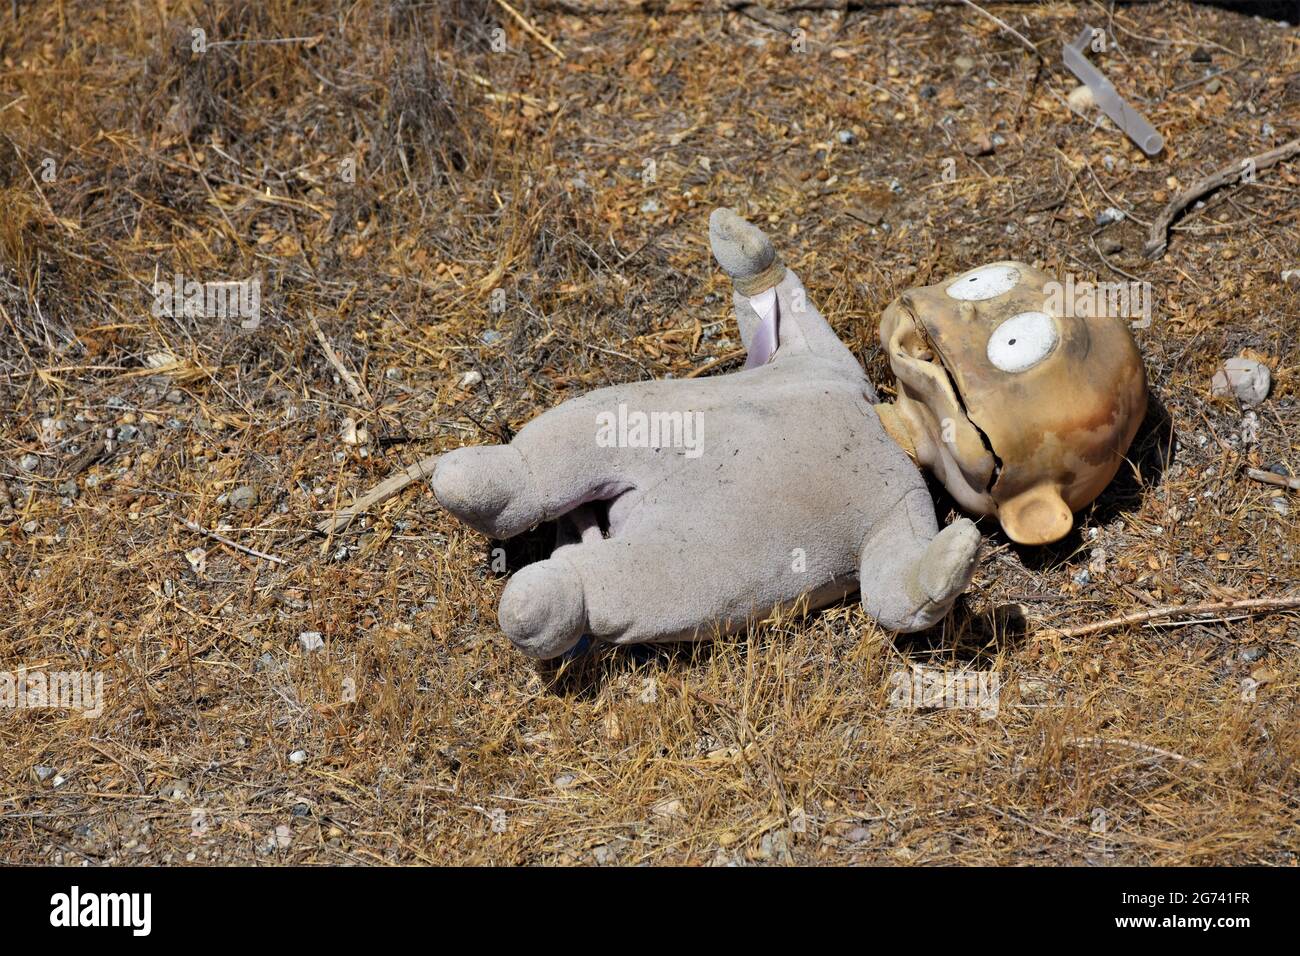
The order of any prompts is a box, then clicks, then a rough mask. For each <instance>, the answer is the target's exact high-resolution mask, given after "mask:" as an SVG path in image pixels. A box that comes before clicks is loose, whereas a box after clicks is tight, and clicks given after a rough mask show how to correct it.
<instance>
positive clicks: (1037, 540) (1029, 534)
mask: <svg viewBox="0 0 1300 956" xmlns="http://www.w3.org/2000/svg"><path fill="white" fill-rule="evenodd" d="M998 521H999V522H1001V524H1002V528H1003V530H1004V531H1006V533H1007V537H1009V538H1010V539H1011V540H1012V541H1015V542H1016V543H1017V544H1051V543H1052V542H1053V541H1060V540H1061V539H1062V538H1064V537H1065V536H1066V535H1067V534H1069V533H1070V528H1071V527H1073V526H1074V514H1073V513H1072V512H1071V511H1070V506H1069V505H1067V504H1066V503H1065V501H1064V500H1063V499H1062V498H1061V493H1060V491H1059V490H1058V489H1057V488H1056V486H1055V485H1037V486H1035V487H1033V488H1030V489H1029V490H1028V491H1022V492H1021V493H1020V494H1018V495H1016V496H1015V497H1014V498H1011V499H1010V500H1008V501H1002V502H999V503H998Z"/></svg>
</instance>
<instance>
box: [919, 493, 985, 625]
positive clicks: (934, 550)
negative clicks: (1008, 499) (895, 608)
mask: <svg viewBox="0 0 1300 956" xmlns="http://www.w3.org/2000/svg"><path fill="white" fill-rule="evenodd" d="M979 547H980V533H979V531H978V530H977V529H976V527H975V522H973V521H971V520H970V519H969V518H961V519H959V520H957V521H954V522H953V523H952V524H950V525H948V527H946V528H944V529H943V530H942V531H940V532H939V533H938V534H937V535H935V537H934V540H932V541H931V542H930V544H929V545H928V546H927V547H926V549H925V552H924V554H922V555H921V558H920V559H919V560H918V562H917V565H916V581H917V584H918V585H919V587H920V591H921V593H922V595H924V598H925V603H924V604H923V605H922V606H921V608H920V609H919V610H918V611H917V612H916V616H917V619H918V624H919V628H918V629H920V628H925V627H929V626H931V625H932V624H935V623H936V622H938V621H941V620H943V618H944V617H945V616H947V614H948V612H949V611H950V610H952V605H953V602H954V601H956V600H957V598H958V596H959V595H960V594H961V593H962V592H963V591H965V590H966V588H967V586H968V585H969V584H970V579H971V575H973V574H974V573H975V564H976V559H977V558H978V556H979Z"/></svg>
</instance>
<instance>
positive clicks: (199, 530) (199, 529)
mask: <svg viewBox="0 0 1300 956" xmlns="http://www.w3.org/2000/svg"><path fill="white" fill-rule="evenodd" d="M181 524H183V525H185V527H187V528H189V529H190V530H191V531H193V532H194V533H195V534H205V535H207V536H208V537H209V538H211V539H212V540H214V541H220V542H221V543H222V544H224V545H225V546H226V547H228V548H234V549H235V550H236V551H242V552H244V554H251V555H252V556H253V557H255V558H265V559H266V560H267V561H272V562H274V563H276V564H284V558H277V557H276V556H275V555H273V554H267V553H266V552H264V551H258V550H256V549H254V548H249V547H246V546H245V545H242V544H240V543H239V542H238V541H231V540H230V539H229V538H224V537H222V536H221V535H219V534H217V533H216V532H215V531H209V530H208V529H207V528H205V527H203V526H202V525H197V524H195V523H194V522H193V521H191V520H189V519H188V518H182V519H181Z"/></svg>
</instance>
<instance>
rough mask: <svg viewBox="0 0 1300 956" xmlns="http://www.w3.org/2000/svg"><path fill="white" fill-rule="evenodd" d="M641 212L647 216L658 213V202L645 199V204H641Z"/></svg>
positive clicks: (652, 199)
mask: <svg viewBox="0 0 1300 956" xmlns="http://www.w3.org/2000/svg"><path fill="white" fill-rule="evenodd" d="M641 211H642V212H644V213H647V214H652V213H656V212H658V211H659V200H657V199H654V198H653V197H652V198H650V199H647V200H646V201H645V202H643V203H642V204H641Z"/></svg>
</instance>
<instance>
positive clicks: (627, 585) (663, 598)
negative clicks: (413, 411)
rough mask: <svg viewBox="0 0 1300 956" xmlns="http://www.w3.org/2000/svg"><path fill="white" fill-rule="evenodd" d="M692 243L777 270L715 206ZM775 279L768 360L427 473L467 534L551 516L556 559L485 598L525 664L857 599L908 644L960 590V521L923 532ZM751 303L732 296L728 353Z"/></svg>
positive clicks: (750, 318)
mask: <svg viewBox="0 0 1300 956" xmlns="http://www.w3.org/2000/svg"><path fill="white" fill-rule="evenodd" d="M710 238H711V240H712V243H713V248H714V253H715V256H716V258H717V259H718V261H719V262H720V263H722V264H723V265H724V267H725V268H726V270H727V271H728V273H729V274H732V275H743V276H748V277H752V276H755V275H760V274H761V273H762V272H763V271H764V269H766V268H769V267H770V266H771V264H772V263H773V262H774V261H776V260H775V254H774V253H773V251H772V248H771V244H770V243H769V242H768V241H767V238H766V237H765V236H764V235H763V234H762V233H761V232H760V231H759V230H758V229H756V228H755V227H753V226H751V225H749V224H748V223H746V222H745V221H744V220H742V219H740V218H739V217H738V216H736V215H735V214H734V213H731V212H730V211H729V210H718V211H717V212H715V213H714V215H713V218H712V220H711V222H710ZM779 273H780V275H781V278H780V280H779V284H778V285H777V286H776V327H777V329H778V334H779V344H778V347H777V349H776V353H775V355H774V356H773V357H772V359H771V360H770V361H769V362H767V364H764V365H761V366H759V367H757V368H752V369H748V370H745V371H740V372H735V373H732V374H729V375H717V376H713V377H708V378H700V379H691V380H678V381H673V380H669V381H649V382H637V383H634V384H628V385H618V386H614V387H612V388H604V389H600V390H598V391H595V392H591V393H590V394H587V395H584V396H582V397H580V398H576V399H572V400H570V401H567V402H565V403H563V404H562V405H560V406H559V407H557V408H554V409H552V410H551V411H548V412H546V413H545V414H543V415H541V416H540V417H538V418H537V419H535V420H534V421H532V422H530V423H529V424H528V425H527V426H525V427H524V428H523V429H522V430H521V431H520V432H519V434H518V435H517V436H516V437H515V439H514V441H512V442H511V443H510V444H509V445H495V446H487V447H475V448H461V449H457V450H455V451H452V452H449V453H447V454H446V455H444V456H443V457H442V458H441V459H440V460H439V461H438V464H437V467H436V470H435V473H434V476H433V479H432V482H433V489H434V493H435V494H436V495H437V498H438V501H439V502H440V503H441V504H442V505H443V506H444V507H445V508H446V509H447V510H448V511H450V512H451V513H452V514H454V515H456V516H457V517H458V518H460V519H461V520H463V521H465V522H466V523H467V524H469V525H471V526H473V527H474V528H477V529H478V530H480V531H482V532H483V533H484V534H488V535H492V536H494V537H498V538H508V537H511V536H513V535H517V534H519V533H521V532H523V531H526V530H528V529H529V528H531V527H533V526H535V525H537V524H538V523H540V522H542V521H546V520H549V519H555V518H561V517H563V516H568V517H565V523H566V524H568V525H569V529H568V530H569V534H568V536H567V540H569V541H571V542H572V543H567V544H563V545H562V546H561V547H559V548H557V549H556V551H555V552H554V554H553V555H552V556H551V557H550V558H549V559H548V560H545V561H540V562H537V563H535V564H531V565H529V566H527V567H525V568H523V569H522V570H520V571H519V572H518V573H516V574H515V575H514V576H513V578H512V579H511V580H510V582H509V583H508V584H507V586H506V589H505V593H504V595H503V596H502V598H501V607H500V610H499V618H500V624H501V629H502V630H503V631H504V632H505V633H506V635H507V636H508V637H509V638H510V640H511V641H513V642H514V644H515V645H516V646H517V647H518V648H519V649H520V650H522V651H523V652H524V653H526V654H529V655H531V656H534V657H539V658H549V657H555V656H557V655H559V654H562V653H564V652H565V651H566V650H568V649H569V648H571V647H572V646H573V645H574V644H576V643H577V642H578V640H579V639H580V638H581V637H582V635H583V634H584V633H586V634H590V635H592V636H593V637H595V638H597V639H599V640H605V641H612V642H615V643H636V642H651V641H668V640H676V639H683V638H687V639H689V638H697V639H704V638H708V637H710V636H712V635H713V634H715V633H718V632H720V631H729V630H732V629H735V628H741V627H743V626H744V625H745V624H746V622H748V621H752V620H757V619H762V618H763V617H766V616H768V615H769V614H771V612H772V611H773V609H775V608H777V607H793V606H796V605H802V606H806V607H807V608H808V609H813V608H816V607H820V606H824V605H825V604H828V603H831V602H832V601H835V600H837V599H839V598H841V597H843V596H844V595H846V594H848V593H850V592H852V591H853V590H855V589H857V588H858V587H859V585H860V586H861V591H862V602H863V606H864V607H865V608H866V610H867V611H868V612H869V613H870V614H872V615H873V616H874V617H875V618H877V619H878V620H879V621H880V623H881V624H882V625H884V626H885V627H887V628H890V629H895V630H899V631H914V630H919V629H922V628H925V627H928V626H930V625H931V624H933V623H935V622H936V621H937V620H939V619H941V618H942V617H943V616H944V615H945V614H946V613H947V612H948V610H949V608H950V607H951V605H952V602H953V601H954V600H955V599H956V597H957V595H958V594H960V593H961V592H962V591H963V590H964V589H965V587H966V585H967V584H968V583H969V580H970V576H971V573H972V571H973V568H974V563H975V556H976V551H977V549H978V546H979V536H978V533H977V532H976V531H975V528H974V525H973V524H972V523H971V522H970V521H968V520H965V519H962V520H960V521H958V522H956V523H955V524H953V525H951V526H950V527H948V528H946V529H944V531H943V532H941V533H940V532H939V531H938V529H937V526H936V521H935V516H934V507H933V504H932V502H931V500H930V497H929V493H928V491H927V490H926V486H925V483H924V481H923V480H922V478H921V475H920V473H919V472H918V471H917V469H916V466H915V465H914V464H913V463H912V461H911V460H910V459H909V458H908V456H907V454H906V453H905V452H904V451H903V450H902V449H901V448H900V447H899V446H898V445H897V444H896V443H895V442H894V441H893V440H892V439H890V438H889V437H888V435H886V433H885V431H884V428H883V427H882V426H881V423H880V419H879V417H878V416H877V415H876V412H875V411H874V410H873V408H872V404H873V403H874V402H875V401H876V394H875V390H874V389H873V388H872V386H871V383H870V382H868V381H867V379H866V377H865V375H864V374H863V371H862V369H861V367H860V366H859V365H858V363H857V360H856V359H855V358H854V357H853V355H852V353H851V352H849V350H848V349H847V348H845V346H844V345H843V343H841V342H840V341H839V339H838V338H837V337H836V336H835V333H834V332H833V331H832V330H831V328H830V326H829V325H828V324H827V322H826V320H825V319H824V318H822V316H821V314H820V313H819V312H818V311H817V309H816V308H815V307H814V306H813V305H812V303H811V301H810V300H809V299H808V296H807V293H806V292H805V291H804V288H803V285H802V283H801V282H800V281H799V279H798V277H796V276H795V275H794V273H793V272H790V271H789V270H787V269H780V270H779ZM750 288H752V286H751V287H750ZM757 298H758V296H745V295H741V294H740V293H736V295H735V306H736V314H737V321H738V322H739V324H740V331H741V337H742V340H743V341H744V342H745V343H746V345H747V347H748V345H749V343H750V341H751V338H752V336H753V334H754V328H755V325H756V324H757V322H758V317H757V315H756V313H755V311H754V308H753V305H752V303H751V301H750V300H751V299H757ZM656 413H657V414H658V417H657V418H656V417H655V416H656ZM642 416H644V418H643V419H642ZM638 420H644V421H645V422H646V423H647V424H650V423H652V422H657V425H658V428H657V429H656V431H657V432H658V434H653V433H652V432H651V431H650V430H648V429H647V431H646V433H645V434H644V435H643V434H642V433H641V432H638V431H637V429H636V427H635V425H636V422H637V421H638ZM642 438H644V439H645V440H644V441H643V440H641V439H642ZM593 502H603V503H606V504H604V505H602V506H600V507H599V508H597V507H596V506H593V505H591V504H589V503H593ZM604 508H607V524H608V528H607V532H608V536H606V534H605V533H604V532H603V531H602V528H601V526H600V524H599V523H598V519H599V511H600V510H603V509H604Z"/></svg>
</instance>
